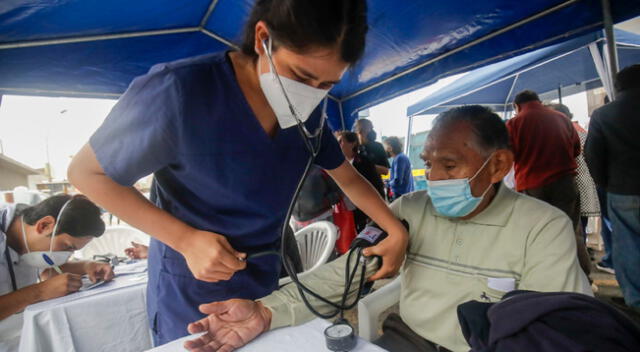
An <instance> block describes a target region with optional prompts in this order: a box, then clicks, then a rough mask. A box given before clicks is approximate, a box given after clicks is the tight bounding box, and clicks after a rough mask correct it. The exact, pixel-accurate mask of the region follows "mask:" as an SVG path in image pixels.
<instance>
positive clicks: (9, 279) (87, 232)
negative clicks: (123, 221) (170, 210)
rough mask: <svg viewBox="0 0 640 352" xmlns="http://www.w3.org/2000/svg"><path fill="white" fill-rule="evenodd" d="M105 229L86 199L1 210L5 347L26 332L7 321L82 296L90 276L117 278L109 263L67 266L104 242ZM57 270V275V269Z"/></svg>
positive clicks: (0, 308)
mask: <svg viewBox="0 0 640 352" xmlns="http://www.w3.org/2000/svg"><path fill="white" fill-rule="evenodd" d="M104 229H105V225H104V222H103V221H102V219H101V218H100V209H99V208H98V207H97V206H96V205H95V204H93V203H92V202H91V201H90V200H89V199H87V198H86V197H84V196H74V197H72V196H69V195H57V196H53V197H50V198H48V199H45V200H44V201H42V202H40V203H38V204H36V205H34V206H31V207H29V206H27V205H24V204H18V205H14V204H10V205H6V206H4V207H1V208H0V252H1V253H0V254H1V255H0V336H1V337H3V338H2V340H3V341H4V340H5V338H6V339H9V338H11V337H15V336H12V335H15V334H17V333H19V331H20V326H17V327H15V326H14V325H15V324H12V323H11V321H13V319H7V318H10V317H12V316H13V315H14V314H15V313H18V312H21V311H22V310H24V308H25V307H26V306H28V305H30V304H33V303H36V302H39V301H43V300H47V299H51V298H56V297H60V296H64V295H66V294H68V293H71V292H75V291H78V289H80V287H81V286H82V280H81V275H85V274H86V275H87V276H88V277H89V279H90V280H91V281H92V282H96V281H98V280H107V281H108V280H111V279H112V278H113V271H112V269H111V266H110V265H109V264H108V263H100V262H92V261H77V262H69V263H67V262H66V261H67V259H68V258H69V256H70V255H71V254H72V252H73V251H75V250H77V249H80V248H82V247H84V246H85V245H86V244H87V243H89V241H91V240H92V239H93V238H95V237H99V236H101V235H102V234H103V233H104ZM45 256H46V258H45ZM47 258H48V259H47ZM54 266H55V270H53V269H51V268H52V267H54ZM57 270H60V271H61V272H62V274H58V273H57ZM39 279H40V280H41V281H40V282H38V281H39ZM9 320H11V321H9ZM16 328H17V331H15V329H16ZM0 347H2V344H1V343H0ZM0 349H1V348H0Z"/></svg>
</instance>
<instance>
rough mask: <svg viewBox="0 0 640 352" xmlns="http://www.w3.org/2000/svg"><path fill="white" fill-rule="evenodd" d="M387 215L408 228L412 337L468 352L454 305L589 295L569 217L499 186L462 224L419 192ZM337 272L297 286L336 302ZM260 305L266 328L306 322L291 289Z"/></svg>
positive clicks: (405, 306) (330, 269)
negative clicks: (530, 295)
mask: <svg viewBox="0 0 640 352" xmlns="http://www.w3.org/2000/svg"><path fill="white" fill-rule="evenodd" d="M391 209H392V211H393V212H394V214H395V215H396V216H397V217H398V218H400V219H405V220H407V222H408V223H409V226H410V227H409V228H410V231H409V232H410V240H409V249H408V252H407V260H406V261H405V263H404V266H403V268H402V273H401V277H402V279H401V280H402V290H401V295H400V316H401V317H402V319H403V320H404V322H405V323H406V324H407V325H408V326H409V327H411V329H412V330H414V331H415V332H416V333H417V334H419V335H420V336H422V337H424V338H425V339H427V340H430V341H432V342H434V343H437V344H439V345H442V346H444V347H446V348H448V349H450V350H452V351H468V350H469V346H468V344H467V343H466V341H465V339H464V337H463V336H462V331H461V329H460V325H459V323H458V317H457V313H456V307H457V306H458V305H459V304H461V303H464V302H467V301H470V300H477V301H484V302H496V301H498V300H500V298H501V297H502V296H503V295H504V293H506V292H507V291H509V290H512V289H521V290H534V291H543V292H551V291H568V292H581V293H585V294H589V295H592V294H593V293H592V292H591V288H590V286H589V282H588V280H587V278H586V276H585V275H584V273H583V272H582V270H581V269H580V266H579V264H578V259H577V256H576V245H575V237H574V233H573V230H572V226H571V222H570V220H569V218H568V217H567V216H566V215H565V214H564V213H563V212H562V211H560V210H559V209H557V208H555V207H553V206H551V205H548V204H547V203H544V202H541V201H539V200H537V199H534V198H531V197H528V196H526V195H523V194H520V193H515V192H514V191H512V190H510V189H509V188H507V187H505V186H504V185H500V187H499V191H498V193H497V194H496V196H495V198H494V199H493V200H492V202H491V203H490V204H489V206H488V207H487V208H486V209H485V210H484V211H483V212H481V213H480V214H478V215H476V216H475V217H473V218H472V219H469V220H459V219H452V218H447V217H444V216H441V215H439V214H437V213H436V211H435V209H434V207H433V205H432V204H431V202H430V201H429V196H428V195H427V192H426V191H419V192H414V193H410V194H407V195H405V196H403V197H401V198H400V199H398V200H397V201H395V202H394V203H393V204H392V205H391ZM344 265H345V262H344V257H343V258H339V259H338V260H336V261H334V262H332V263H330V264H327V265H325V266H323V267H322V268H321V269H318V270H317V271H316V272H314V273H313V274H311V275H310V276H307V277H305V279H304V282H308V283H309V284H310V285H311V286H312V287H313V288H314V289H317V290H318V291H317V292H318V293H321V294H322V295H323V296H326V297H331V298H332V299H333V300H334V301H336V300H337V298H338V296H339V295H338V293H339V292H342V290H341V287H342V282H343V281H344V280H343V278H342V275H343V274H342V273H343V272H344ZM374 270H375V267H374V266H373V265H371V266H370V268H369V271H371V272H373V271H374ZM261 301H262V302H263V304H265V305H266V306H267V307H268V308H269V309H271V310H272V312H273V319H272V328H275V327H279V326H285V325H294V324H299V323H302V322H304V321H306V320H308V319H311V318H312V317H313V316H312V315H311V313H310V312H308V310H306V308H305V307H304V304H303V303H302V302H301V301H300V297H299V294H298V292H297V289H296V288H295V286H287V287H284V288H283V289H281V290H279V291H276V292H274V293H273V294H271V295H270V296H267V297H265V298H264V299H262V300H261ZM313 302H315V305H316V306H317V305H319V303H317V301H315V300H313ZM325 311H328V310H325Z"/></svg>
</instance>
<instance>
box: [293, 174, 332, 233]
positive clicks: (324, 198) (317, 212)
mask: <svg viewBox="0 0 640 352" xmlns="http://www.w3.org/2000/svg"><path fill="white" fill-rule="evenodd" d="M340 197H342V192H340V187H338V185H337V184H336V183H335V181H334V180H333V179H332V178H331V176H329V175H328V174H327V173H326V172H325V171H324V170H323V169H322V168H321V167H319V166H316V165H313V166H311V170H310V171H309V175H308V176H307V179H306V180H305V181H304V184H303V185H302V188H301V189H300V194H298V199H297V201H296V204H295V205H294V207H293V212H292V213H291V219H292V221H291V222H290V225H291V227H292V229H293V231H294V232H295V231H298V230H300V229H302V228H303V227H305V226H307V225H309V224H312V223H314V222H317V221H323V220H325V221H329V222H333V218H332V207H333V206H334V205H335V204H336V203H338V201H340Z"/></svg>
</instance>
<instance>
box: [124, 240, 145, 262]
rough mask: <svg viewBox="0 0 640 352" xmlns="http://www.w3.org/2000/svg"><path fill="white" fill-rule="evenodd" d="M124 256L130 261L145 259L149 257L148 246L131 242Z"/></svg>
mask: <svg viewBox="0 0 640 352" xmlns="http://www.w3.org/2000/svg"><path fill="white" fill-rule="evenodd" d="M124 254H126V256H127V257H129V258H131V259H147V257H148V256H149V246H146V245H144V244H142V243H138V242H133V241H132V242H131V247H129V248H126V249H125V250H124Z"/></svg>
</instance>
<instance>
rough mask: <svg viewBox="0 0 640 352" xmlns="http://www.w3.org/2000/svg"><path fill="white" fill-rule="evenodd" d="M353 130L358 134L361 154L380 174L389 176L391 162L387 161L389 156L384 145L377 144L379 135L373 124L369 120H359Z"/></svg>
mask: <svg viewBox="0 0 640 352" xmlns="http://www.w3.org/2000/svg"><path fill="white" fill-rule="evenodd" d="M353 130H354V132H355V133H357V134H358V139H359V142H360V154H361V155H362V156H364V157H365V158H367V159H369V160H370V161H371V162H372V163H373V164H374V165H375V166H376V170H377V171H378V174H380V175H386V174H388V173H389V160H387V154H386V153H385V152H384V147H383V146H382V144H380V143H378V142H376V137H377V134H376V131H374V130H373V123H371V121H370V120H367V119H360V120H357V121H356V123H355V125H354V126H353Z"/></svg>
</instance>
